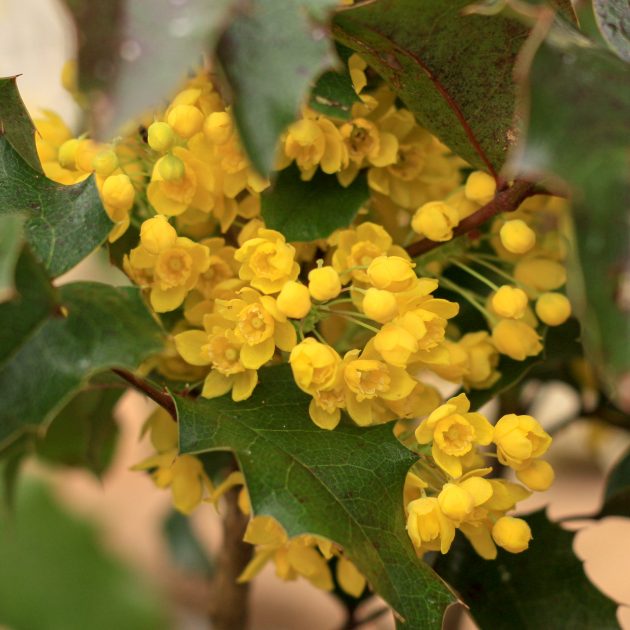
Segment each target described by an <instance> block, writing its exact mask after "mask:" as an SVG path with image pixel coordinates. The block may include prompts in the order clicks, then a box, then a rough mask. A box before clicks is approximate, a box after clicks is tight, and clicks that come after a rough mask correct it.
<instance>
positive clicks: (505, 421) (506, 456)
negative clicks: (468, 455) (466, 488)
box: [493, 413, 551, 470]
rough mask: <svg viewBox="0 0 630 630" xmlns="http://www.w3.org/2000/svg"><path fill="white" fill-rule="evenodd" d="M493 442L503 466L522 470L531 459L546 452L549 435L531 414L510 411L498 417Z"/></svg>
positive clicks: (549, 441) (549, 442)
mask: <svg viewBox="0 0 630 630" xmlns="http://www.w3.org/2000/svg"><path fill="white" fill-rule="evenodd" d="M493 442H494V443H495V444H496V445H497V455H498V457H499V461H500V462H501V463H502V464H503V465H504V466H510V468H514V469H515V470H522V469H524V468H527V467H528V466H529V465H530V463H531V460H532V459H534V458H537V457H541V456H542V455H544V454H545V453H546V452H547V449H548V448H549V446H550V445H551V436H550V435H549V434H548V433H547V432H546V431H545V430H544V429H543V428H542V427H541V426H540V424H539V423H538V422H537V421H536V420H535V419H534V418H532V416H525V415H523V416H518V415H516V414H513V413H510V414H507V415H505V416H503V417H502V418H500V419H499V421H498V422H497V424H496V426H495V427H494V437H493Z"/></svg>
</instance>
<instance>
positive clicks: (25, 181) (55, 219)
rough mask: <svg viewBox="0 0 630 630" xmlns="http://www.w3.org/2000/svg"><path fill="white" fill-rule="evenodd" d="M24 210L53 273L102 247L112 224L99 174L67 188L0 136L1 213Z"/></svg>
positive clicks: (38, 251)
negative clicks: (102, 197) (100, 192)
mask: <svg viewBox="0 0 630 630" xmlns="http://www.w3.org/2000/svg"><path fill="white" fill-rule="evenodd" d="M16 213H23V214H24V215H25V216H26V217H27V219H26V223H25V225H24V231H25V237H26V241H27V242H28V244H29V245H30V247H31V249H32V251H33V253H34V254H35V255H36V256H37V258H38V259H39V260H40V261H41V262H42V263H43V264H44V266H45V267H46V269H47V270H48V273H49V274H50V275H51V276H52V277H56V276H59V275H61V274H63V273H65V272H66V271H68V270H69V269H71V268H72V267H74V266H75V265H76V264H77V263H78V262H79V261H81V260H83V258H85V257H86V256H87V255H88V254H90V253H91V252H92V251H94V249H96V248H97V247H98V246H99V245H100V244H101V243H103V241H104V240H105V239H106V238H107V235H108V233H109V231H110V230H111V228H112V222H111V221H110V220H109V217H108V216H107V214H106V212H105V209H104V208H103V204H102V203H101V200H100V198H99V195H98V191H97V190H96V185H95V183H94V177H93V176H90V177H89V178H88V179H86V180H84V181H82V182H80V183H78V184H74V185H73V186H63V185H61V184H57V183H55V182H52V181H50V180H49V179H47V178H46V177H45V176H44V175H42V174H41V173H39V172H38V171H36V170H35V169H33V168H32V167H31V166H29V165H28V164H27V163H26V161H25V160H24V159H23V158H22V156H21V155H19V154H18V153H17V152H16V151H15V149H14V148H13V146H12V145H11V143H10V142H9V141H8V139H7V137H6V135H4V136H0V217H2V216H7V215H14V214H16Z"/></svg>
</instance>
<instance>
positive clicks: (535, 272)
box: [514, 256, 567, 291]
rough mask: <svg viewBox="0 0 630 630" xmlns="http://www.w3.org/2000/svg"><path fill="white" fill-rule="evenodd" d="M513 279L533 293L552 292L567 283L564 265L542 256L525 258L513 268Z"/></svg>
mask: <svg viewBox="0 0 630 630" xmlns="http://www.w3.org/2000/svg"><path fill="white" fill-rule="evenodd" d="M514 279H515V280H516V281H517V282H520V283H521V284H524V285H525V286H527V287H531V288H532V289H533V290H534V291H553V290H555V289H559V288H560V287H561V286H562V285H563V284H564V283H565V282H566V281H567V271H566V269H565V267H564V265H561V264H560V263H559V262H556V261H555V260H550V259H549V258H543V257H542V256H532V257H526V258H524V259H523V260H521V261H519V263H518V264H517V265H516V267H514Z"/></svg>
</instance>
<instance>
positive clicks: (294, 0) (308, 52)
mask: <svg viewBox="0 0 630 630" xmlns="http://www.w3.org/2000/svg"><path fill="white" fill-rule="evenodd" d="M335 4H336V2H334V0H251V1H250V2H249V3H247V5H246V7H245V8H244V9H243V10H242V11H241V12H240V13H238V14H237V15H236V16H235V17H234V19H233V20H232V22H231V23H230V25H229V27H228V28H227V30H226V31H225V33H224V34H223V36H222V37H221V39H220V41H219V45H218V48H217V58H218V60H219V62H220V64H221V67H222V69H223V72H224V74H225V78H226V79H227V82H228V84H229V87H230V89H231V92H232V96H233V99H234V116H235V118H236V123H237V126H238V129H239V132H240V135H241V139H242V141H243V145H244V147H245V149H246V151H247V153H248V155H249V158H250V160H251V161H252V164H253V165H254V167H255V168H256V169H257V170H258V171H259V172H260V173H261V174H263V175H268V174H269V172H270V171H271V169H272V167H273V163H274V159H275V155H276V143H277V141H278V137H279V136H280V134H281V133H282V131H283V130H284V129H285V127H287V126H288V125H289V124H290V123H292V122H293V121H294V120H295V119H296V118H297V116H298V111H299V107H300V105H301V104H302V103H303V102H304V100H305V99H306V97H307V95H308V90H309V87H310V84H311V83H312V82H313V81H314V80H315V79H316V78H317V76H318V75H319V74H321V72H322V71H323V70H325V69H326V68H327V67H328V66H330V65H332V61H333V58H332V54H331V50H330V46H329V43H328V41H327V38H326V31H325V30H324V28H323V27H322V26H321V25H318V24H314V23H313V20H312V19H311V17H315V18H316V19H319V20H321V19H322V18H323V16H324V14H325V10H326V9H328V8H331V7H333V6H334V5H335ZM309 13H310V15H309Z"/></svg>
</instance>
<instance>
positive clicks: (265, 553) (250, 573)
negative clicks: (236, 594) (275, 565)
mask: <svg viewBox="0 0 630 630" xmlns="http://www.w3.org/2000/svg"><path fill="white" fill-rule="evenodd" d="M274 553H275V551H274V550H273V549H256V551H255V552H254V557H253V558H252V559H251V560H250V561H249V564H248V565H247V566H246V567H245V568H244V569H243V572H242V573H241V574H240V575H239V576H238V578H237V579H236V581H237V582H238V583H239V584H242V583H243V582H249V581H250V580H251V579H253V578H255V577H256V576H257V575H258V574H259V573H260V572H261V571H262V569H263V567H264V566H265V565H266V564H267V562H269V560H271V558H272V557H273V555H274Z"/></svg>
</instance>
